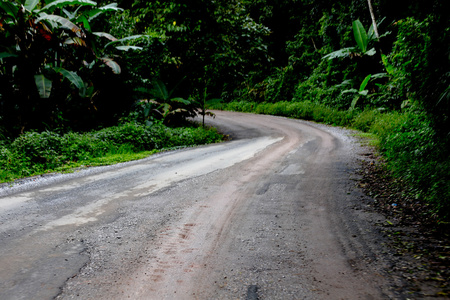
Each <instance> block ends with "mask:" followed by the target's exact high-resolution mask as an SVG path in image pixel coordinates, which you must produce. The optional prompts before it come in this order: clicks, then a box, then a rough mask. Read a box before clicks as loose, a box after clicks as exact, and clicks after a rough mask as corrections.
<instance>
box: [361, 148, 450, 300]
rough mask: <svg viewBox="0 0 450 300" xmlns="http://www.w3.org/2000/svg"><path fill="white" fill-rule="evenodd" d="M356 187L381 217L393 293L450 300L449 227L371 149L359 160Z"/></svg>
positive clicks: (417, 297)
mask: <svg viewBox="0 0 450 300" xmlns="http://www.w3.org/2000/svg"><path fill="white" fill-rule="evenodd" d="M361 165H362V168H361V171H360V175H361V177H362V179H361V181H360V182H359V183H358V184H359V185H360V187H361V188H362V189H363V190H364V192H365V193H366V194H367V195H368V196H369V199H371V200H370V201H371V202H370V203H368V205H367V207H368V209H369V210H373V211H376V212H378V213H381V214H383V215H384V216H385V217H386V221H385V222H383V223H380V224H377V225H378V226H380V230H381V231H382V232H384V234H385V236H386V237H387V238H388V240H389V241H390V243H389V244H388V245H386V246H387V249H388V251H389V253H386V254H387V257H390V261H391V271H390V275H391V276H392V286H393V289H394V290H396V291H397V293H398V294H401V295H409V296H408V299H435V298H440V299H450V234H449V232H450V231H449V224H444V223H439V222H438V220H437V218H436V216H435V215H433V214H432V213H431V212H430V211H429V207H428V206H427V205H426V204H424V203H423V202H422V201H421V199H420V198H419V199H416V197H415V195H414V193H413V191H411V190H408V189H407V188H406V185H405V184H404V183H403V182H402V181H401V180H399V179H395V178H394V177H393V176H391V174H390V173H389V171H387V168H386V164H385V162H384V161H383V159H382V158H380V157H379V156H378V155H377V154H376V152H375V151H374V150H372V151H371V152H370V153H368V154H367V159H364V160H362V161H361Z"/></svg>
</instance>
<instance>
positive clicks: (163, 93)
mask: <svg viewBox="0 0 450 300" xmlns="http://www.w3.org/2000/svg"><path fill="white" fill-rule="evenodd" d="M151 95H152V96H153V97H156V98H158V99H161V100H164V101H167V100H169V93H168V92H167V88H166V85H165V84H164V82H162V81H161V80H157V81H155V82H154V83H153V89H152V90H151Z"/></svg>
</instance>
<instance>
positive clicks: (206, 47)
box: [0, 0, 450, 224]
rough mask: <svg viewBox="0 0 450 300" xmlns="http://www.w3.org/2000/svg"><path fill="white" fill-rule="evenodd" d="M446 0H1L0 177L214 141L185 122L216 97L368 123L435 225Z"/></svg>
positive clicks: (362, 126) (443, 208) (445, 154)
mask: <svg viewBox="0 0 450 300" xmlns="http://www.w3.org/2000/svg"><path fill="white" fill-rule="evenodd" d="M449 5H450V4H449V3H448V1H440V0H427V1H425V0H414V1H406V0H405V1H403V0H402V1H400V2H397V3H396V6H395V7H393V6H392V5H391V3H390V2H389V1H387V0H369V1H363V0H338V1H309V0H296V1H287V0H280V1H275V2H274V1H268V0H252V1H250V0H233V1H224V0H219V1H206V0H192V1H188V2H186V1H181V0H170V1H153V0H152V1H147V0H134V1H124V0H118V1H117V3H111V2H109V1H103V0H101V1H91V0H45V1H39V0H13V1H10V0H8V1H6V0H0V139H1V142H0V151H1V153H0V161H1V164H2V168H1V173H0V174H1V176H0V178H1V179H0V180H2V181H8V180H13V179H15V178H19V177H22V176H30V175H33V174H39V173H42V172H47V171H49V170H62V169H65V168H68V167H69V166H72V165H74V166H77V165H93V164H96V163H97V162H99V161H103V162H106V161H111V160H110V159H103V160H102V159H101V157H104V156H105V155H106V156H107V157H110V158H111V157H119V156H120V158H118V160H119V161H121V160H124V159H125V157H126V156H129V155H132V153H140V151H155V150H159V149H162V148H163V147H177V146H181V145H191V144H198V143H204V142H213V141H217V140H218V136H217V133H215V132H214V131H213V130H208V129H203V128H202V127H192V124H190V123H189V122H187V120H188V119H189V118H190V117H192V116H195V115H197V114H199V115H201V116H202V117H205V116H208V115H212V114H211V113H210V112H209V111H208V109H209V108H213V107H215V108H219V107H221V108H222V109H230V110H238V111H248V112H255V113H264V114H273V115H282V116H287V117H293V118H302V119H307V120H314V121H317V122H324V123H328V124H334V125H340V126H349V127H352V128H356V129H359V130H362V131H364V132H366V133H369V134H373V135H375V136H377V137H378V139H377V140H378V148H379V152H380V154H381V155H382V156H383V158H384V160H385V162H386V164H385V168H386V170H387V171H388V172H390V173H391V174H392V175H393V176H395V177H396V178H398V179H399V180H401V182H402V183H403V184H404V185H405V186H408V193H410V194H411V195H412V196H413V197H412V198H411V199H414V201H416V202H418V203H420V204H421V205H422V206H423V207H426V208H427V209H426V214H428V215H430V216H432V217H431V218H430V219H432V220H434V222H436V223H440V224H444V223H446V222H449V220H450V171H449V170H450V168H449V167H450V163H449V161H450V130H449V128H450V88H449V81H450V80H449V77H450V75H449V74H450V73H449V70H450V59H449V53H450V46H449V45H450V40H449V39H450V38H449V31H450V26H449V22H450V21H449V18H448V13H447V12H448V11H449ZM133 155H135V154H133ZM139 155H141V154H139ZM422 212H423V211H422V210H421V213H422Z"/></svg>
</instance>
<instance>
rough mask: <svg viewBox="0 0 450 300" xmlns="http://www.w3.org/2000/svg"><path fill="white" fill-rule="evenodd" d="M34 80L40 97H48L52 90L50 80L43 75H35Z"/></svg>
mask: <svg viewBox="0 0 450 300" xmlns="http://www.w3.org/2000/svg"><path fill="white" fill-rule="evenodd" d="M34 80H35V82H36V87H37V89H38V92H39V96H41V98H48V97H50V92H51V91H52V81H51V80H50V79H47V78H46V77H45V76H44V75H42V74H40V75H35V76H34Z"/></svg>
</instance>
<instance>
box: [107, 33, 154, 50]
mask: <svg viewBox="0 0 450 300" xmlns="http://www.w3.org/2000/svg"><path fill="white" fill-rule="evenodd" d="M144 36H145V35H142V34H137V35H132V36H128V37H125V38H123V39H120V40H116V41H113V42H109V43H108V44H106V45H105V48H106V47H108V46H110V45H113V44H117V43H122V42H125V41H131V40H136V39H139V38H142V37H144Z"/></svg>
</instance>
